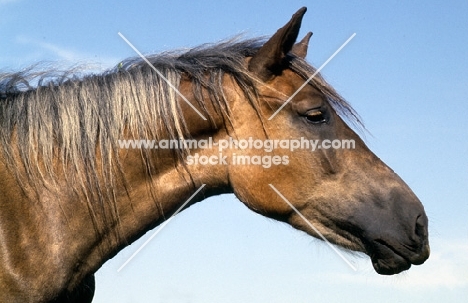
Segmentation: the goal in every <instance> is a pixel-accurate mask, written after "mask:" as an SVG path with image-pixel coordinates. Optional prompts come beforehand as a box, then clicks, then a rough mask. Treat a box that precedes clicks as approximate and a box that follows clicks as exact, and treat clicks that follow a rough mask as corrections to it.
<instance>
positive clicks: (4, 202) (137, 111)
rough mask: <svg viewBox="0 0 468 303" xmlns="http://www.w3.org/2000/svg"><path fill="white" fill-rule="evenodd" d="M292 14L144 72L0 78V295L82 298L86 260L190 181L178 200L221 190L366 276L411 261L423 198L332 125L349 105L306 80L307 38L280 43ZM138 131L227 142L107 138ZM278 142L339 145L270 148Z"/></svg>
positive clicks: (146, 220)
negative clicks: (345, 256) (346, 259)
mask: <svg viewBox="0 0 468 303" xmlns="http://www.w3.org/2000/svg"><path fill="white" fill-rule="evenodd" d="M305 12H306V9H305V8H302V9H300V10H299V11H298V12H297V13H296V14H294V15H293V17H292V19H291V20H290V21H289V22H288V23H287V24H286V25H285V26H284V27H282V28H280V29H279V30H278V31H277V32H276V33H275V34H274V35H273V36H272V37H271V38H270V39H269V40H267V41H266V42H264V41H263V40H261V39H253V40H244V41H239V40H230V41H225V42H222V43H218V44H214V45H205V46H201V47H197V48H194V49H191V50H188V51H183V52H171V53H164V54H160V55H154V56H149V57H148V58H147V59H148V61H149V62H150V63H151V65H152V66H153V67H154V69H153V68H152V67H150V66H149V65H148V64H147V63H146V62H145V61H144V60H141V59H129V60H126V61H124V62H122V63H121V64H119V65H118V67H116V68H115V69H112V70H109V71H107V72H105V73H103V74H98V75H87V76H66V73H65V74H63V75H58V76H56V75H57V73H56V72H54V71H40V70H37V68H36V69H28V70H25V71H22V72H18V73H12V74H2V75H1V76H0V191H1V193H2V195H1V196H0V301H1V302H21V303H25V302H91V300H92V297H93V293H94V277H93V274H94V273H95V272H96V271H97V270H98V269H99V268H100V266H101V265H102V264H103V263H104V262H106V261H107V260H108V259H110V258H112V257H113V256H114V255H116V254H117V253H118V252H119V251H120V250H121V249H123V248H124V247H125V246H127V245H129V244H130V243H132V242H133V241H135V240H136V239H138V238H139V237H140V236H141V235H143V234H144V233H145V232H147V231H148V230H150V229H152V228H154V227H155V226H157V225H159V224H161V223H162V222H164V221H165V220H167V219H168V218H170V217H171V215H173V214H174V213H176V211H177V210H178V209H179V207H181V206H182V205H183V203H184V202H185V201H187V199H188V198H189V197H190V196H191V195H192V194H193V193H194V192H195V191H196V190H197V189H198V188H200V187H201V186H202V185H203V184H204V185H205V186H204V187H203V189H202V190H201V191H200V192H199V193H198V194H197V195H196V196H195V197H194V198H193V199H191V200H190V203H189V204H187V205H186V206H185V208H187V207H188V206H190V205H192V204H193V203H195V202H197V201H201V200H203V199H204V198H206V197H208V196H212V195H218V194H224V193H234V194H235V195H236V196H237V197H238V198H239V200H240V201H242V202H243V203H244V204H245V205H246V206H247V207H248V208H250V209H252V210H253V211H255V212H257V213H260V214H262V215H264V216H267V217H270V218H274V219H276V220H279V221H282V222H286V223H288V224H290V225H292V226H293V227H295V228H297V229H299V230H303V231H304V232H306V233H308V234H310V235H312V236H314V237H318V236H320V235H321V236H323V237H325V238H326V239H327V240H328V241H329V242H331V243H334V244H336V245H339V246H341V247H344V248H347V249H350V250H354V251H360V252H364V253H366V254H367V255H369V256H370V258H371V261H372V264H373V266H374V268H375V270H376V271H377V272H378V273H380V274H386V275H388V274H397V273H399V272H401V271H404V270H407V269H409V268H410V266H411V265H412V264H415V265H417V264H422V263H423V262H424V261H425V260H426V259H427V258H428V257H429V244H428V219H427V216H426V214H425V212H424V208H423V206H422V204H421V202H420V201H419V200H418V198H417V197H416V196H415V194H414V193H413V192H412V191H411V189H410V188H409V187H408V186H407V185H406V184H405V183H404V182H403V181H402V180H401V179H400V177H398V175H397V174H395V173H394V172H393V171H392V170H391V169H390V168H389V167H388V166H386V165H385V164H384V163H383V162H382V161H381V160H380V159H379V158H377V157H376V156H375V155H374V154H373V153H372V152H371V151H370V150H369V149H368V148H367V147H366V145H365V144H364V142H363V141H362V140H361V139H360V138H359V136H358V135H357V134H356V133H355V132H354V131H353V130H352V129H351V128H350V127H349V126H348V125H347V124H346V123H345V122H344V120H348V121H349V122H351V123H356V124H359V123H360V122H359V118H358V116H357V114H356V113H355V112H354V111H353V109H352V108H351V107H350V105H349V104H348V103H346V101H345V100H344V99H343V98H342V97H341V96H340V95H339V94H338V93H336V91H335V90H334V89H333V88H332V87H331V86H330V85H329V84H327V83H326V82H325V81H324V80H323V78H322V77H321V76H320V75H316V76H315V77H313V78H311V79H309V78H310V76H311V75H313V74H314V73H315V72H316V69H315V68H313V67H312V66H310V65H309V64H308V63H307V62H306V61H305V56H306V53H307V45H308V40H309V38H310V36H311V34H310V33H309V34H307V35H306V37H305V38H304V39H303V40H302V41H300V42H299V43H296V39H297V36H298V33H299V29H300V25H301V20H302V17H303V15H304V13H305ZM156 71H157V72H156ZM37 80H39V81H37ZM306 81H308V82H307V84H306V85H303V84H304V83H306ZM30 83H38V84H36V85H32V84H30ZM169 83H170V84H169ZM174 87H175V88H176V89H177V92H176V91H175V90H174ZM293 95H294V97H293V98H291V99H290V97H291V96H293ZM182 96H183V97H182ZM289 99H290V100H289ZM286 102H287V103H286ZM285 103H286V104H285ZM280 108H281V110H279V111H278V109H280ZM270 118H271V119H270ZM140 139H145V140H146V139H149V140H154V141H155V142H164V141H171V142H172V141H179V142H181V141H183V140H195V141H198V142H199V141H202V140H205V141H207V140H211V141H210V142H237V145H236V144H229V145H227V146H226V147H225V148H224V149H223V150H222V160H223V161H217V162H216V161H214V162H209V161H205V162H201V161H196V162H195V161H189V159H190V160H193V159H194V158H193V157H194V155H197V156H198V159H210V157H212V156H216V155H218V154H219V153H220V148H219V145H215V146H214V147H213V148H204V147H200V146H197V147H194V146H192V147H191V148H189V147H187V146H186V145H181V146H178V147H176V148H154V146H153V148H141V146H140V147H139V148H137V147H135V146H132V147H129V146H128V145H127V147H128V148H125V146H123V145H121V144H119V143H121V142H123V140H126V142H129V141H128V140H140ZM242 140H244V141H242ZM293 140H296V141H297V140H298V141H300V142H309V143H310V142H315V143H317V142H318V143H320V142H321V143H322V147H325V145H324V144H325V142H328V145H327V146H328V147H330V144H329V143H330V142H337V141H336V140H347V142H353V145H352V146H350V148H317V149H315V150H313V151H312V150H311V149H310V148H308V149H307V148H295V149H293V148H291V146H289V148H283V147H284V146H283V147H281V142H284V141H288V142H292V141H293ZM132 142H135V141H132ZM239 142H253V143H255V142H263V144H266V142H270V143H271V142H273V143H274V142H279V145H278V148H276V149H274V150H273V151H272V150H270V149H268V150H267V149H266V148H263V149H261V148H252V147H250V148H249V147H247V148H241V147H240V146H239ZM146 147H148V146H146ZM253 147H255V146H253ZM264 147H265V145H264ZM332 147H333V146H332ZM336 147H338V146H336ZM351 147H352V148H351ZM275 157H276V158H275ZM234 159H236V161H238V160H239V159H243V160H242V161H243V162H242V163H240V162H234V161H235V160H234ZM259 159H260V160H261V162H255V161H258V160H259ZM265 159H269V161H270V162H269V164H268V165H265V162H264V161H263V160H265ZM246 160H249V161H250V162H249V161H246ZM273 187H274V188H275V189H276V190H277V192H276V191H275V190H273ZM278 193H281V196H280V195H279V194H278ZM283 197H284V198H285V199H287V201H289V203H291V205H292V207H291V205H289V204H288V203H286V202H285V200H284V199H283ZM296 210H297V211H296ZM311 226H313V227H315V228H312V227H311Z"/></svg>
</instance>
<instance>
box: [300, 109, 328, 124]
mask: <svg viewBox="0 0 468 303" xmlns="http://www.w3.org/2000/svg"><path fill="white" fill-rule="evenodd" d="M305 118H306V119H307V121H308V122H311V123H315V124H318V123H324V122H327V119H326V116H325V113H324V112H323V111H322V110H320V109H314V110H311V111H308V112H307V113H306V114H305Z"/></svg>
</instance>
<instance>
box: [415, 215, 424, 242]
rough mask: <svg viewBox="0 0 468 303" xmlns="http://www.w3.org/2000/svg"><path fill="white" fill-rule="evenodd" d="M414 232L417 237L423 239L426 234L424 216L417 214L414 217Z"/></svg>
mask: <svg viewBox="0 0 468 303" xmlns="http://www.w3.org/2000/svg"><path fill="white" fill-rule="evenodd" d="M414 233H415V234H416V236H418V238H419V239H421V240H423V239H424V238H426V236H427V232H426V219H425V218H424V216H422V215H419V216H418V217H417V218H416V227H415V229H414Z"/></svg>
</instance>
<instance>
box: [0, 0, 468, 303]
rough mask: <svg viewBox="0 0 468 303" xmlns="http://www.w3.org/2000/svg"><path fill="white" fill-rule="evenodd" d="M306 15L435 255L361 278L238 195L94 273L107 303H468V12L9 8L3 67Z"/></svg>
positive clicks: (100, 56)
mask: <svg viewBox="0 0 468 303" xmlns="http://www.w3.org/2000/svg"><path fill="white" fill-rule="evenodd" d="M301 6H307V7H308V12H307V13H306V15H305V17H304V21H303V26H302V32H301V35H303V34H305V33H306V32H307V31H313V32H314V35H313V37H312V40H311V44H310V48H309V55H308V60H309V62H311V63H312V64H313V65H315V66H320V65H321V64H322V63H323V62H324V61H325V60H326V59H327V58H328V57H329V56H330V55H331V54H332V53H333V52H334V51H335V50H336V49H337V48H338V47H339V46H340V45H341V44H342V43H343V42H344V41H345V40H346V39H347V38H348V37H349V36H350V35H351V34H353V33H356V37H355V38H354V39H353V40H352V41H351V42H350V43H349V44H348V45H347V46H346V47H345V48H344V49H343V50H342V52H340V53H339V54H338V55H337V56H336V57H335V58H334V59H333V60H332V61H331V62H330V63H329V64H328V65H327V66H326V67H325V68H324V69H323V71H322V74H323V75H324V76H325V78H326V79H327V80H328V81H329V82H330V83H332V84H333V85H334V87H335V88H336V89H337V90H338V91H339V92H340V93H341V94H342V95H343V96H345V97H346V98H347V99H348V101H350V102H351V104H353V106H354V107H355V109H356V110H357V111H358V112H359V113H360V115H361V116H362V118H363V120H364V122H365V125H366V127H367V129H368V130H369V132H370V134H366V135H365V140H366V142H367V144H368V145H369V147H370V148H371V149H372V150H373V151H374V152H375V153H376V154H377V155H378V156H379V157H380V158H381V159H382V160H383V161H384V162H386V163H387V164H388V165H390V166H391V167H392V168H393V169H394V170H395V171H396V172H397V173H398V174H399V175H400V176H401V177H402V178H403V179H404V180H405V181H406V182H407V183H408V184H409V185H410V187H411V188H412V189H413V190H414V192H415V193H416V194H417V195H418V196H419V198H420V199H421V201H422V202H423V204H424V206H425V208H426V211H427V214H428V216H429V220H430V242H431V257H430V258H429V260H428V261H427V262H426V263H425V264H424V265H422V266H416V267H412V268H411V270H410V271H408V272H405V273H403V274H401V275H398V276H391V277H383V276H379V275H377V274H376V273H375V272H374V271H373V269H372V268H371V265H370V261H369V259H368V258H367V257H363V256H360V255H355V254H346V256H347V258H349V259H350V260H351V262H352V263H353V264H354V265H355V266H356V267H357V268H358V271H357V272H354V271H352V270H351V269H350V268H349V267H348V266H347V265H346V264H345V263H344V262H343V261H342V260H341V259H340V258H339V257H338V256H336V255H335V254H334V252H333V251H332V250H331V249H330V248H329V247H328V246H326V245H325V244H324V243H322V242H321V241H318V240H315V239H312V238H310V237H309V236H307V235H305V234H303V233H301V232H298V231H295V230H293V229H292V228H290V227H289V226H286V225H284V224H281V223H277V222H274V221H272V220H269V219H265V218H263V217H261V216H259V215H256V214H254V213H252V212H250V211H249V210H247V209H246V208H245V207H244V206H243V204H242V203H240V202H239V201H238V200H237V199H236V198H235V197H234V196H233V195H224V196H220V197H215V198H210V199H208V200H206V201H204V202H202V203H199V204H198V205H195V206H193V207H191V208H190V209H189V210H188V211H185V212H183V213H181V214H179V215H178V216H177V217H175V218H174V220H173V221H171V222H170V223H169V224H168V225H167V226H166V228H165V229H164V230H163V231H162V232H161V233H160V234H158V236H157V237H155V238H154V239H153V240H152V241H151V242H150V244H149V245H148V246H147V247H145V249H144V250H142V251H141V253H140V254H138V256H137V257H136V258H135V259H134V260H133V261H132V262H131V263H129V265H128V266H127V267H125V268H124V269H123V270H122V271H121V272H119V273H117V269H118V268H119V267H120V266H121V265H122V264H123V263H124V262H125V260H126V259H127V258H128V257H129V256H130V255H131V254H132V253H133V252H134V251H135V250H136V249H137V248H138V247H139V246H140V245H141V244H142V241H144V240H145V237H146V238H147V237H148V236H149V234H151V233H149V234H148V235H146V236H145V237H144V238H143V239H142V240H141V241H139V242H136V243H135V244H134V245H132V246H130V247H129V248H127V249H125V250H124V251H122V252H121V253H120V254H119V255H118V256H117V257H115V258H114V259H113V260H111V261H109V262H107V263H106V264H105V265H104V266H103V268H102V269H101V270H100V271H99V272H98V273H97V291H96V296H95V302H98V303H103V302H116V303H128V302H142V303H144V302H164V303H166V302H174V303H179V302H354V301H356V302H357V301H359V302H363V303H366V302H376V301H377V302H425V303H430V302H442V301H443V302H460V301H461V298H466V297H468V224H467V221H468V220H467V218H468V190H467V188H468V157H467V154H468V119H467V116H468V97H467V96H468V60H467V54H468V31H467V28H468V21H467V19H466V16H467V15H468V2H466V1H462V0H460V1H452V0H444V1H385V3H381V2H377V1H359V3H352V2H351V1H296V0H292V1H269V2H266V1H258V2H253V1H225V0H218V1H174V0H173V1H138V0H134V1H128V2H116V1H27V0H0V16H2V17H1V18H0V53H1V55H0V69H1V70H4V71H11V70H18V69H20V68H23V67H26V66H28V65H30V64H33V63H35V62H37V61H54V62H57V64H60V65H62V66H70V65H74V64H77V63H80V64H82V63H87V64H90V67H91V68H93V69H94V70H96V69H104V68H107V67H111V66H113V65H115V64H117V63H118V62H119V61H120V60H122V59H124V58H127V57H130V56H135V55H136V54H135V53H134V52H133V50H132V49H131V48H130V47H128V45H126V44H125V42H124V41H123V40H122V39H121V38H120V37H119V36H118V35H117V33H118V32H121V33H122V34H124V35H125V36H126V37H127V38H128V39H129V40H130V41H131V42H132V43H133V44H134V45H135V46H136V47H137V48H138V49H139V50H140V51H142V52H143V53H153V52H160V51H164V50H170V49H174V48H185V47H191V46H196V45H199V44H202V43H206V42H216V41H218V40H220V39H223V38H228V37H232V36H234V35H237V34H242V33H243V34H245V35H246V37H254V36H262V35H271V34H273V33H274V32H275V31H276V29H277V28H279V27H281V26H282V25H283V24H284V23H285V22H287V21H288V20H289V18H290V17H291V15H292V14H293V13H294V12H295V11H296V10H297V9H298V8H300V7H301Z"/></svg>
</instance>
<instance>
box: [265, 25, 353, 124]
mask: <svg viewBox="0 0 468 303" xmlns="http://www.w3.org/2000/svg"><path fill="white" fill-rule="evenodd" d="M354 36H356V33H354V34H352V35H351V37H349V38H348V40H346V41H345V42H344V43H343V44H342V45H341V46H340V47H339V48H338V49H337V50H336V51H335V52H334V53H333V55H331V56H330V58H328V59H327V61H325V62H324V63H323V64H322V65H321V66H320V67H319V68H318V69H317V70H316V71H315V73H313V74H312V76H310V77H309V79H307V81H305V82H304V83H303V84H302V85H301V86H300V87H299V88H298V89H297V90H296V92H295V93H294V94H292V95H291V97H289V99H288V100H286V102H284V103H283V105H281V106H280V108H278V109H277V110H276V111H275V112H274V113H273V115H271V117H270V118H268V120H271V119H273V117H274V116H276V115H277V114H278V113H279V112H280V110H282V109H283V107H285V106H286V105H287V104H288V103H289V102H290V101H291V100H292V98H294V97H295V96H296V95H297V94H298V93H299V92H300V91H301V90H302V89H303V88H304V87H305V86H306V85H307V84H308V83H309V82H310V81H311V80H312V79H313V78H314V77H315V76H316V75H317V74H318V73H320V71H321V70H322V69H323V68H324V67H325V66H326V65H327V64H328V63H329V62H330V61H331V60H332V59H333V58H334V57H335V56H336V55H337V54H338V53H339V52H340V51H341V50H342V49H343V47H345V46H346V44H348V43H349V41H351V39H353V38H354Z"/></svg>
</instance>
